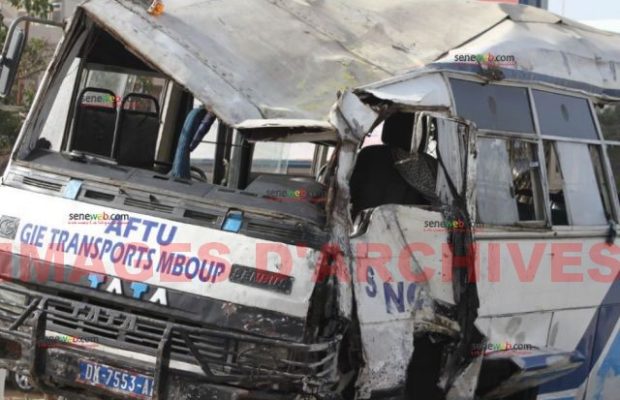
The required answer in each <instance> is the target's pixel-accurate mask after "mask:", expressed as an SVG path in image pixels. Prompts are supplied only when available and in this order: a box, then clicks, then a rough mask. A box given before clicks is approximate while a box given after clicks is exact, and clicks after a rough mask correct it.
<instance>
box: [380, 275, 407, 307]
mask: <svg viewBox="0 0 620 400" xmlns="http://www.w3.org/2000/svg"><path fill="white" fill-rule="evenodd" d="M397 285H398V293H396V292H394V289H393V288H392V285H391V284H390V283H387V282H386V283H384V284H383V293H384V295H385V309H386V311H387V312H388V314H392V312H393V305H392V304H394V305H395V306H396V310H397V311H398V312H401V313H403V312H405V302H404V298H403V294H404V293H403V292H404V284H403V282H398V284H397Z"/></svg>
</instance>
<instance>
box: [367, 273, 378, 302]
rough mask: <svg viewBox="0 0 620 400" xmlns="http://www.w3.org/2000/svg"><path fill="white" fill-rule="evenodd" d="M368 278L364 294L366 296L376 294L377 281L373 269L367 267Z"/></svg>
mask: <svg viewBox="0 0 620 400" xmlns="http://www.w3.org/2000/svg"><path fill="white" fill-rule="evenodd" d="M366 276H367V278H368V285H367V286H366V294H367V295H368V297H375V296H376V295H377V283H376V282H375V270H374V269H372V268H368V272H367V273H366Z"/></svg>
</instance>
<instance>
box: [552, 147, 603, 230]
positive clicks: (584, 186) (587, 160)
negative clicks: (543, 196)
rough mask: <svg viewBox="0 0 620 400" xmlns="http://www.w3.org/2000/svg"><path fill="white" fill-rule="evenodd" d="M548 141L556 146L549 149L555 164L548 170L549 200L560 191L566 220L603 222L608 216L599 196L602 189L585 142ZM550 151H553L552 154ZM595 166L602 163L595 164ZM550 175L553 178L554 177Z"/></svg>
mask: <svg viewBox="0 0 620 400" xmlns="http://www.w3.org/2000/svg"><path fill="white" fill-rule="evenodd" d="M550 145H552V146H553V147H554V150H555V152H550V157H553V159H554V163H553V164H555V165H553V164H552V165H553V167H554V169H553V171H551V172H549V174H550V179H549V188H550V195H551V198H552V201H553V195H554V193H555V194H556V195H558V194H561V195H562V198H563V200H564V201H565V204H564V205H563V206H564V208H565V210H566V216H567V219H568V221H567V222H568V223H570V224H571V225H606V224H607V220H608V219H607V215H606V212H605V206H604V204H603V201H602V197H601V193H602V192H601V188H600V187H599V183H598V182H597V178H596V175H595V168H594V166H593V159H592V154H591V153H590V149H589V147H588V145H587V144H585V143H572V142H562V141H558V142H555V143H551V144H550ZM551 153H554V154H553V155H551ZM555 159H557V161H555ZM550 160H551V158H550ZM598 168H602V167H601V166H598V167H597V169H598ZM558 169H559V171H558ZM553 178H556V179H555V181H554V180H553ZM557 200H558V203H557V205H558V208H561V206H562V204H561V202H560V201H561V200H560V198H559V196H558V197H557ZM552 211H553V204H552Z"/></svg>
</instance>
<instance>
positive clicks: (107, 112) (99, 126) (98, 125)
mask: <svg viewBox="0 0 620 400" xmlns="http://www.w3.org/2000/svg"><path fill="white" fill-rule="evenodd" d="M86 94H93V95H97V97H94V98H95V101H94V102H91V101H85V99H86ZM101 95H103V96H106V97H107V96H109V97H108V99H109V100H111V104H110V105H107V104H105V103H106V102H105V101H99V100H100V99H106V97H101V98H100V97H99V96H101ZM116 99H117V97H116V94H115V93H114V92H113V91H111V90H108V89H103V88H95V87H86V88H84V89H83V90H82V91H81V92H80V95H79V96H78V100H77V104H76V115H75V125H74V128H73V129H74V130H73V140H72V145H71V150H77V151H83V152H87V153H92V154H98V155H101V156H105V157H110V156H111V155H112V142H113V138H114V129H115V125H116V117H117V110H116V109H117V104H116Z"/></svg>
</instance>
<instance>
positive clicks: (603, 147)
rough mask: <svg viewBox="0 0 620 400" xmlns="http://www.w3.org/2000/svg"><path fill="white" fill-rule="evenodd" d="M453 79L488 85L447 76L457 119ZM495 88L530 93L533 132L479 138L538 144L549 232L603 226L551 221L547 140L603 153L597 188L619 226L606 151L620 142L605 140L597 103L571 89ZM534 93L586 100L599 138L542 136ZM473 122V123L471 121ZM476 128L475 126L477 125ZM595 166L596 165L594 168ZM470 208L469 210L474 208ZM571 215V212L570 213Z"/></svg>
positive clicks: (480, 133)
mask: <svg viewBox="0 0 620 400" xmlns="http://www.w3.org/2000/svg"><path fill="white" fill-rule="evenodd" d="M451 79H459V80H467V81H471V82H476V83H482V84H484V83H485V82H484V81H483V80H481V79H478V78H477V77H473V76H464V75H460V74H446V83H447V84H448V87H449V89H450V97H451V102H452V111H453V112H454V116H456V117H458V116H459V113H458V106H457V104H456V101H455V97H454V94H453V91H452V85H451V83H450V80H451ZM491 84H493V85H502V86H512V87H520V88H525V89H526V90H527V93H528V100H529V103H530V109H531V113H532V119H533V121H534V133H523V132H512V131H497V130H488V129H479V128H477V129H476V133H475V135H476V137H481V138H484V137H487V138H488V137H492V138H501V139H504V140H510V139H512V140H525V141H528V142H534V143H535V144H536V148H537V157H538V160H539V172H540V177H539V179H540V182H539V184H540V188H541V190H542V192H543V193H542V201H543V204H544V218H545V220H544V222H545V224H546V227H547V228H549V229H553V230H559V231H562V230H574V229H575V228H580V229H585V228H587V229H596V228H599V227H602V226H601V225H573V224H572V221H571V220H570V218H571V217H570V215H569V216H568V218H569V225H565V226H564V225H553V224H552V221H551V202H550V199H549V196H548V195H547V193H549V183H548V171H547V165H546V162H545V155H544V145H543V143H544V142H545V141H550V142H553V143H557V142H572V143H580V144H584V145H588V146H595V147H597V148H598V150H599V152H600V154H601V162H602V169H603V178H604V179H605V180H606V182H605V183H606V187H601V186H600V185H597V186H598V187H599V190H600V194H601V196H606V199H607V201H608V202H609V205H610V206H611V209H610V210H609V212H610V214H611V215H610V218H611V219H612V220H613V221H614V222H615V223H616V224H618V223H620V201H619V199H618V195H617V193H618V188H617V187H616V181H615V179H614V174H613V170H612V168H611V162H610V160H609V156H608V151H607V148H608V146H611V145H613V146H619V147H620V141H613V140H605V137H604V135H603V132H602V130H601V126H600V121H599V119H598V115H597V113H596V110H595V108H594V104H593V101H592V98H591V97H588V96H586V95H583V94H579V93H575V92H571V91H568V90H561V89H554V88H548V87H544V86H542V85H535V84H534V85H526V84H523V83H518V82H499V83H496V82H493V83H491ZM534 90H538V91H542V92H548V93H552V94H557V95H562V96H569V97H575V98H580V99H584V100H585V101H587V104H588V110H589V112H590V114H591V116H592V120H593V123H594V128H595V130H596V135H597V139H581V138H571V137H564V136H556V135H543V134H541V126H540V120H539V115H538V110H537V107H536V102H535V100H534ZM472 122H473V121H472ZM474 126H475V123H474ZM593 167H594V166H593ZM473 179H476V178H475V177H473ZM474 201H476V204H475V205H472V206H471V207H477V196H475V197H474ZM601 201H603V206H604V207H605V201H604V200H603V199H601ZM471 207H470V208H471ZM567 214H570V213H567ZM532 222H538V221H521V222H518V223H517V224H512V225H499V224H482V223H480V222H479V221H477V223H478V224H480V225H483V226H489V227H497V228H503V229H506V228H510V227H524V226H532ZM605 227H607V225H605Z"/></svg>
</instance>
